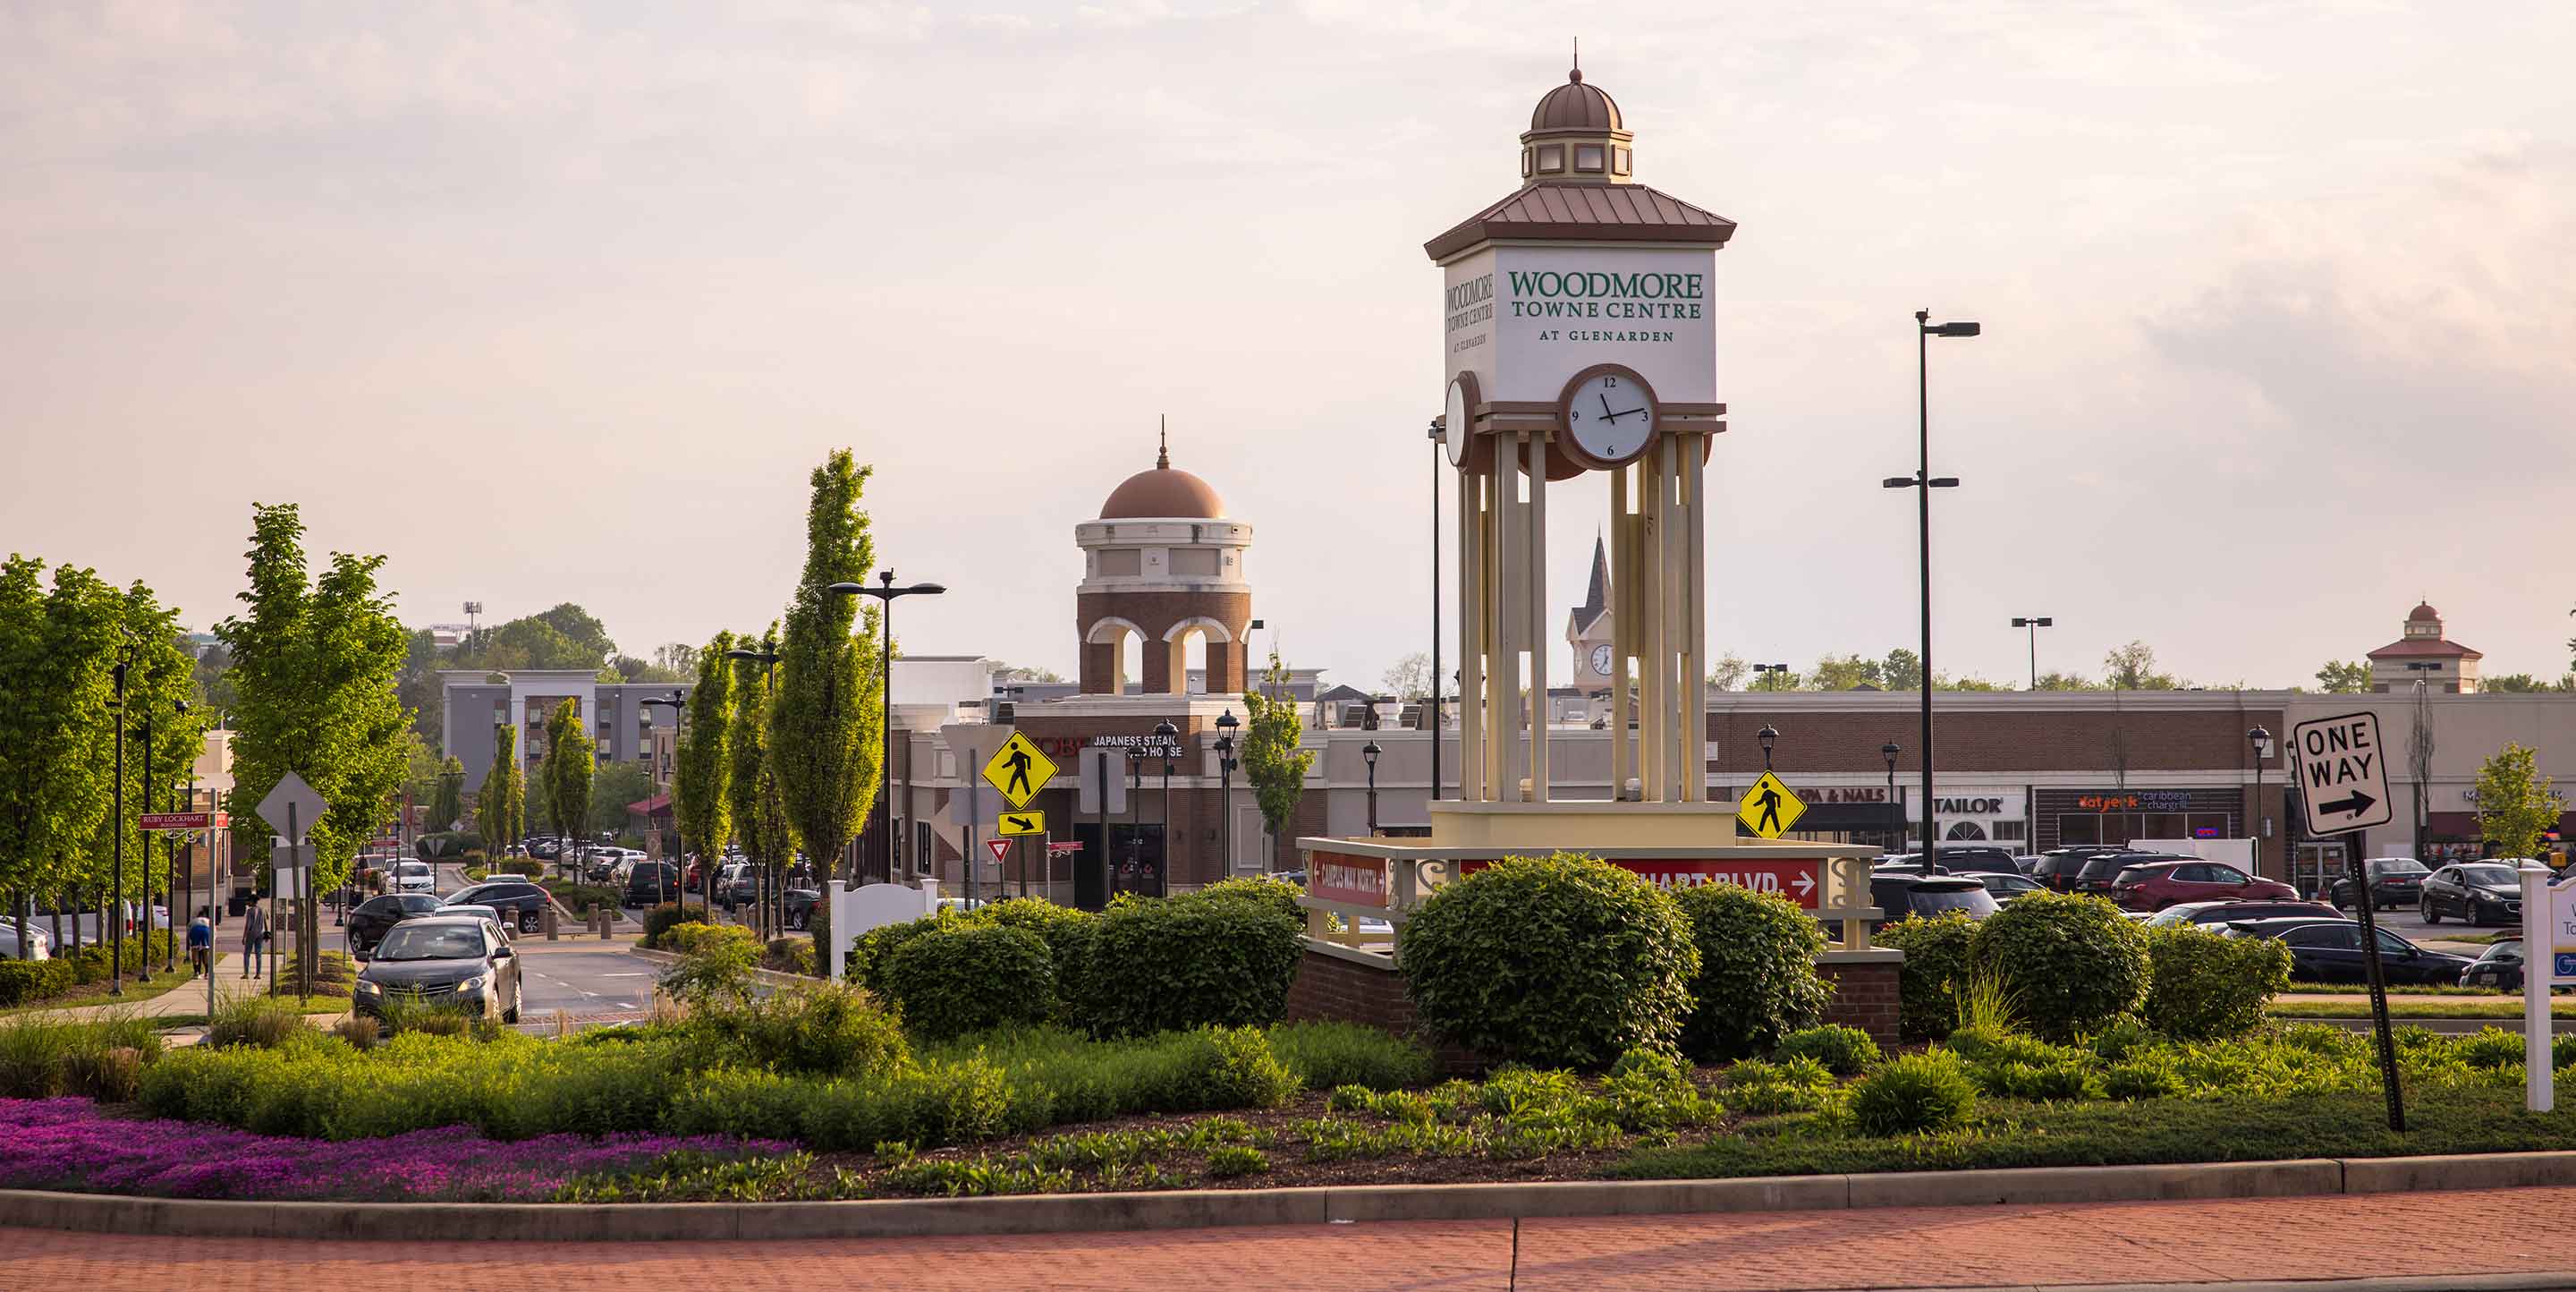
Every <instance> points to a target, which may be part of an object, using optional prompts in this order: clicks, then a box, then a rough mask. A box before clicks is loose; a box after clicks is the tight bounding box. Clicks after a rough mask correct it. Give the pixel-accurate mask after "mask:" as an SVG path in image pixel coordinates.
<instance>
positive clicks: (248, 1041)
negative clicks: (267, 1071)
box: [206, 996, 305, 1049]
mask: <svg viewBox="0 0 2576 1292" xmlns="http://www.w3.org/2000/svg"><path fill="white" fill-rule="evenodd" d="M304 1030H305V1029H304V1011H302V1010H300V1009H297V1008H296V1007H295V1006H294V1005H292V1004H289V1003H288V1002H287V1001H285V1000H283V999H280V998H278V997H273V996H270V997H262V996H249V997H245V998H242V999H240V1000H232V1001H226V1002H225V1003H223V1004H221V1005H218V1006H216V1007H215V1012H214V1013H213V1014H212V1015H210V1016H209V1017H208V1018H207V1019H206V1044H208V1045H212V1046H226V1045H256V1046H259V1047H260V1048H262V1049H274V1048H275V1047H277V1046H280V1045H284V1044H286V1041H287V1038H288V1037H291V1036H296V1035H298V1034H300V1033H302V1032H303V1031H304Z"/></svg>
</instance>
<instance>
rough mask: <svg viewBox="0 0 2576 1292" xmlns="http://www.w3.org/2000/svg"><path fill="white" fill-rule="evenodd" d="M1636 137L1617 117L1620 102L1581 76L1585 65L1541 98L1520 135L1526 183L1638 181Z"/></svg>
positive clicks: (1569, 74)
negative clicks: (1632, 152)
mask: <svg viewBox="0 0 2576 1292" xmlns="http://www.w3.org/2000/svg"><path fill="white" fill-rule="evenodd" d="M1636 139H1637V137H1636V135H1634V134H1632V133H1630V132H1629V130H1628V124H1627V121H1626V119H1625V118H1623V117H1622V116H1620V115H1619V101H1618V100H1617V99H1614V98H1611V97H1610V94H1609V92H1608V91H1606V90H1603V89H1602V88H1601V87H1600V86H1597V85H1594V84H1592V83H1591V82H1589V81H1586V80H1584V79H1583V68H1582V67H1581V65H1579V64H1578V65H1577V66H1575V67H1574V68H1573V69H1572V70H1570V71H1568V72H1567V73H1566V74H1565V84H1563V85H1560V86H1557V87H1555V88H1554V89H1551V90H1549V91H1548V92H1547V93H1545V94H1542V95H1540V96H1539V99H1538V106H1537V107H1535V108H1532V109H1530V125H1529V129H1528V130H1527V131H1525V132H1523V133H1522V135H1521V182H1522V183H1523V184H1628V183H1633V182H1635V180H1634V177H1635V173H1636V166H1635V159H1634V158H1633V157H1632V156H1631V155H1630V153H1631V149H1632V148H1633V147H1634V145H1635V143H1636Z"/></svg>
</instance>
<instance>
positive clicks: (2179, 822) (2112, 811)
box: [2032, 786, 2245, 851]
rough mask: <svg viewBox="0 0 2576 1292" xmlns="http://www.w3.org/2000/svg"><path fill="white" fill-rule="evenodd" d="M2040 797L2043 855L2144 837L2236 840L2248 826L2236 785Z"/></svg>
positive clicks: (2090, 791)
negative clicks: (2081, 845) (2087, 845)
mask: <svg viewBox="0 0 2576 1292" xmlns="http://www.w3.org/2000/svg"><path fill="white" fill-rule="evenodd" d="M2037 798H2038V805H2037V811H2036V812H2035V814H2034V815H2035V818H2036V819H2035V820H2034V821H2033V822H2032V824H2033V825H2034V826H2036V827H2037V833H2038V836H2039V837H2038V839H2037V840H2036V841H2035V842H2036V843H2037V844H2038V847H2039V849H2040V850H2041V851H2045V850H2047V849H2050V848H2062V847H2067V846H2069V845H2073V844H2084V843H2114V844H2118V843H2129V842H2131V841H2133V840H2138V839H2234V838H2240V837H2242V831H2243V828H2244V827H2243V822H2244V808H2245V798H2244V791H2243V790H2241V789H2238V788H2236V787H2233V786H2229V787H2223V788H2203V789H2124V788H2110V789H2077V790H2041V791H2039V792H2038V795H2037Z"/></svg>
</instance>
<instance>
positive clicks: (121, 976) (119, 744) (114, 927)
mask: <svg viewBox="0 0 2576 1292" xmlns="http://www.w3.org/2000/svg"><path fill="white" fill-rule="evenodd" d="M133 650H134V648H133V647H131V646H129V647H126V648H125V650H124V653H122V654H120V655H119V656H118V657H117V660H116V703H115V704H113V705H110V706H109V707H110V708H113V709H115V710H116V815H115V817H114V818H112V819H113V821H114V823H115V828H114V829H113V830H110V831H109V832H108V833H110V834H112V835H114V836H115V837H116V857H115V861H114V865H115V867H116V875H115V883H114V887H115V894H114V896H113V897H112V898H111V899H110V900H111V901H112V902H113V903H114V905H113V907H112V908H111V913H112V914H113V916H114V917H115V922H114V923H113V924H111V925H110V926H109V932H108V938H109V942H108V950H107V963H108V971H107V974H108V976H107V994H108V995H110V996H122V995H124V994H125V670H126V667H127V665H128V663H129V662H130V660H131V658H132V655H133ZM144 945H146V946H149V945H151V944H150V943H145V944H144Z"/></svg>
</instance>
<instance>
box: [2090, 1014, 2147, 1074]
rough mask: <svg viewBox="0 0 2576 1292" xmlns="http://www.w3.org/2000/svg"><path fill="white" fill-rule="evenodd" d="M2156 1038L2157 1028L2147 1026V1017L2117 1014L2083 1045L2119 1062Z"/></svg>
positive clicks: (2099, 1054) (2095, 1052) (2114, 1061)
mask: <svg viewBox="0 0 2576 1292" xmlns="http://www.w3.org/2000/svg"><path fill="white" fill-rule="evenodd" d="M2155 1039H2156V1034H2155V1030H2154V1029H2153V1028H2150V1027H2148V1026H2147V1021H2146V1020H2145V1019H2142V1018H2140V1017H2138V1016H2137V1015H2135V1014H2115V1015H2112V1016H2111V1018H2110V1019H2109V1020H2107V1021H2105V1022H2104V1023H2103V1024H2102V1026H2101V1028H2100V1029H2099V1030H2097V1031H2095V1032H2094V1033H2093V1035H2092V1036H2090V1037H2087V1038H2085V1040H2084V1042H2083V1045H2084V1048H2086V1049H2088V1050H2091V1051H2092V1052H2093V1053H2094V1054H2096V1055H2098V1056H2100V1057H2102V1058H2104V1059H2107V1060H2109V1061H2111V1062H2113V1063H2117V1062H2119V1061H2120V1060H2122V1059H2125V1058H2127V1057H2129V1056H2130V1055H2131V1054H2133V1053H2135V1052H2136V1051H2137V1050H2139V1049H2140V1048H2141V1047H2144V1046H2147V1045H2151V1044H2153V1043H2154V1042H2155Z"/></svg>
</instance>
